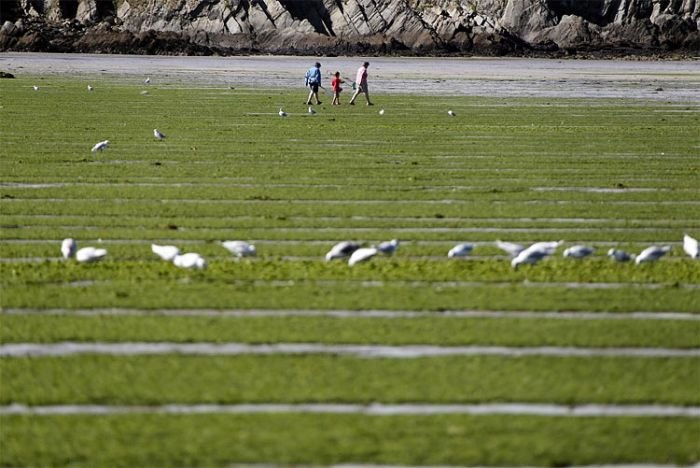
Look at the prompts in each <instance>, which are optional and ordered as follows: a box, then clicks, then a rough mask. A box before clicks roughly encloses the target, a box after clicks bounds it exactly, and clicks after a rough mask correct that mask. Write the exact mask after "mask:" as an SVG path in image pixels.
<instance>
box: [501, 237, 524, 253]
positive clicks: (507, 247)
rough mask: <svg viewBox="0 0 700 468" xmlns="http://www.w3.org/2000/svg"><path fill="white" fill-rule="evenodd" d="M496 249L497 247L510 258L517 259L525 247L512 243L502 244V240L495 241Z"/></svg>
mask: <svg viewBox="0 0 700 468" xmlns="http://www.w3.org/2000/svg"><path fill="white" fill-rule="evenodd" d="M496 247H498V248H499V249H501V250H504V251H505V252H506V253H507V254H508V255H510V256H511V257H517V256H518V254H519V253H520V252H522V251H523V250H525V246H522V245H520V244H514V243H512V242H504V241H502V240H497V241H496Z"/></svg>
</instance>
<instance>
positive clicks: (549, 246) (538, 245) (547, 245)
mask: <svg viewBox="0 0 700 468" xmlns="http://www.w3.org/2000/svg"><path fill="white" fill-rule="evenodd" d="M563 243H564V241H548V242H535V243H534V244H532V245H531V246H529V247H528V249H533V250H544V251H546V252H547V254H548V255H553V254H554V251H555V250H557V247H559V246H560V245H562V244H563Z"/></svg>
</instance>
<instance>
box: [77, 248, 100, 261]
mask: <svg viewBox="0 0 700 468" xmlns="http://www.w3.org/2000/svg"><path fill="white" fill-rule="evenodd" d="M106 256H107V251H106V250H105V249H96V248H95V247H83V248H82V249H80V250H78V251H77V252H76V253H75V259H76V260H77V261H78V262H80V263H92V262H97V261H99V260H102V259H103V258H105V257H106Z"/></svg>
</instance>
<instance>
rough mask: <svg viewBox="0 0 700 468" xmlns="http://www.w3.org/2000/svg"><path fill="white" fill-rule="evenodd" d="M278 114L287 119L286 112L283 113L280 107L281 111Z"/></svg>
mask: <svg viewBox="0 0 700 468" xmlns="http://www.w3.org/2000/svg"><path fill="white" fill-rule="evenodd" d="M278 114H279V116H280V117H287V113H286V112H285V111H283V110H282V108H281V107H280V111H279V112H278Z"/></svg>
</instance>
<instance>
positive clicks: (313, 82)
mask: <svg viewBox="0 0 700 468" xmlns="http://www.w3.org/2000/svg"><path fill="white" fill-rule="evenodd" d="M305 84H306V86H308V87H309V98H308V99H307V100H306V104H308V105H311V98H316V104H321V101H319V100H318V88H319V87H321V64H320V63H318V62H316V63H315V64H314V66H313V67H311V68H309V69H308V71H307V72H306V76H305Z"/></svg>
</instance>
